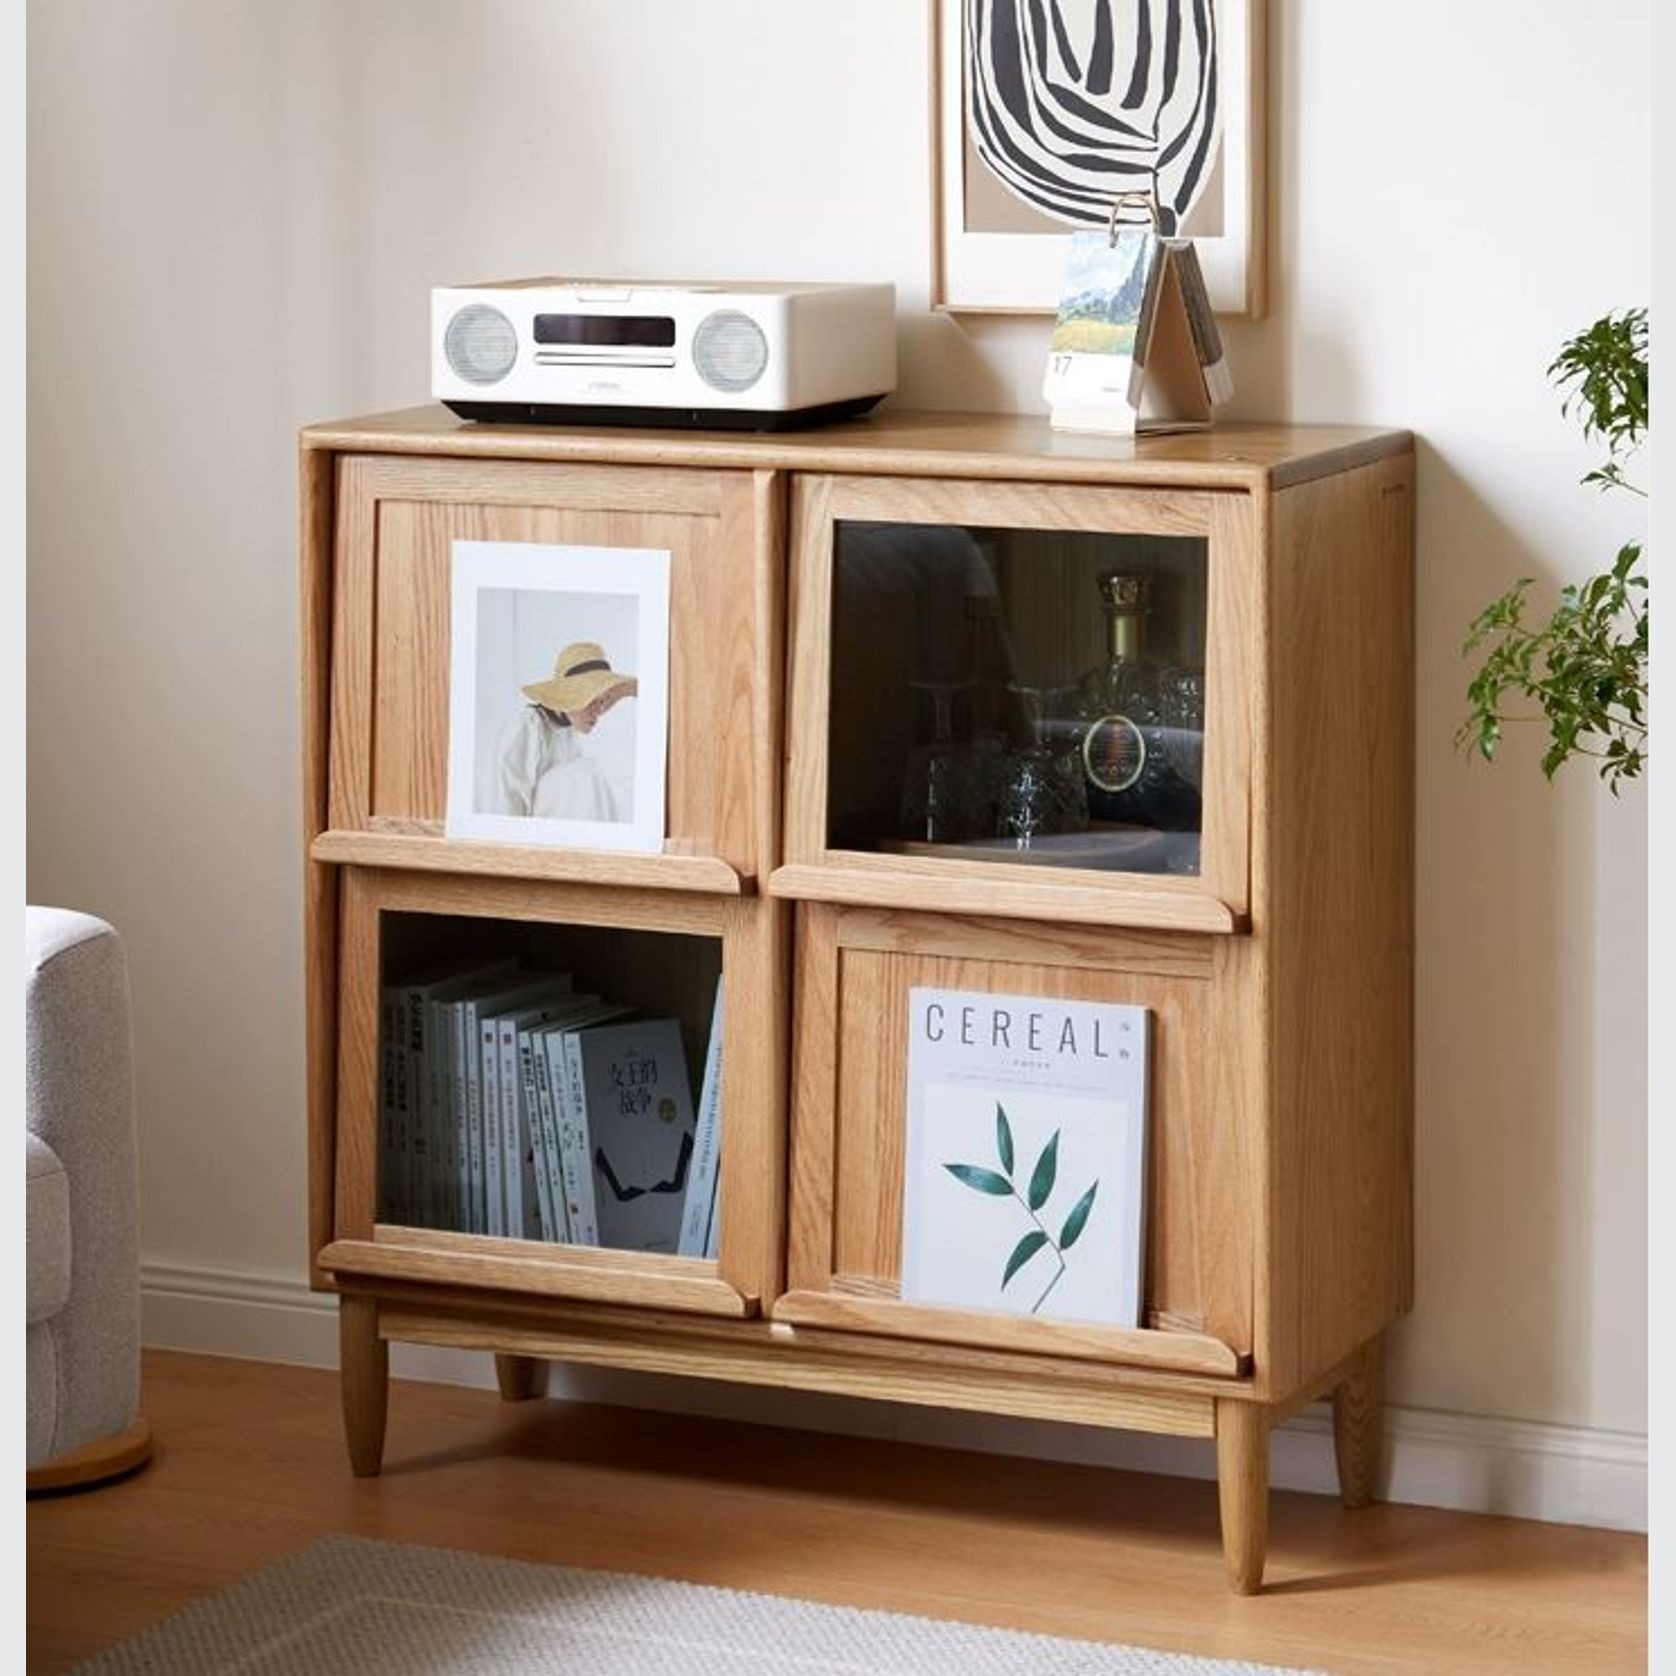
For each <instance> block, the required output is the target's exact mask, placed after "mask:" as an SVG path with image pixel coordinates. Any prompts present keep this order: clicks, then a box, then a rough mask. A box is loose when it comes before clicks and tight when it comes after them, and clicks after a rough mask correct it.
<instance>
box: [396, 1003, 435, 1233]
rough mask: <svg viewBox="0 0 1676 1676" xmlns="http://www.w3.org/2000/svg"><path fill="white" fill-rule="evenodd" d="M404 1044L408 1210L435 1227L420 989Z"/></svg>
mask: <svg viewBox="0 0 1676 1676" xmlns="http://www.w3.org/2000/svg"><path fill="white" fill-rule="evenodd" d="M405 1015H406V1016H405V1020H404V1025H403V1046H404V1047H405V1048H406V1050H407V1053H406V1057H407V1099H408V1121H409V1125H410V1129H409V1142H410V1144H409V1148H408V1159H407V1212H408V1215H409V1216H410V1217H412V1218H413V1221H414V1223H415V1225H416V1226H419V1227H429V1228H434V1227H435V1226H436V1224H435V1223H434V1222H432V1221H431V1206H430V1200H429V1197H428V1189H429V1183H430V1173H431V1135H430V1129H429V1127H428V1125H427V1124H426V1121H425V1002H424V998H423V996H421V995H420V994H419V993H418V991H416V990H411V989H410V990H409V991H408V992H407V997H406V1002H405Z"/></svg>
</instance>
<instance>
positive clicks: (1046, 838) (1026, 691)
mask: <svg viewBox="0 0 1676 1676" xmlns="http://www.w3.org/2000/svg"><path fill="white" fill-rule="evenodd" d="M932 487H933V488H934V489H940V490H941V492H940V494H935V495H933V496H931V497H930V498H931V499H932V500H933V501H934V502H936V501H941V502H942V503H944V506H945V507H946V510H947V511H948V512H949V513H950V514H953V515H951V516H948V517H946V518H937V519H935V520H933V519H931V518H928V517H927V516H925V514H926V513H927V512H928V511H929V510H931V508H929V507H927V506H926V505H925V504H924V502H925V501H926V499H927V495H926V486H925V485H922V484H895V483H859V482H846V481H835V482H833V483H832V484H831V487H830V488H829V489H828V491H827V492H826V493H825V494H822V495H818V496H808V497H805V499H804V502H803V505H802V507H801V508H800V511H801V512H802V514H803V527H802V528H801V530H800V532H799V533H800V540H799V543H798V549H797V551H798V562H799V564H800V565H801V566H802V567H803V568H802V569H801V570H800V572H799V576H798V584H799V586H798V591H797V599H798V612H799V622H798V633H797V636H796V639H795V642H794V669H793V709H792V718H791V722H792V740H793V760H794V765H795V761H796V757H797V754H798V753H799V752H800V751H806V750H808V749H809V747H810V746H811V745H812V746H814V747H815V749H814V751H813V753H812V757H813V759H814V762H815V763H816V764H817V765H818V766H815V767H814V768H813V769H812V771H809V772H806V773H805V775H804V776H803V782H804V783H803V785H802V787H801V794H800V792H799V787H798V785H797V783H796V776H795V767H794V784H793V796H792V799H791V805H790V810H789V818H788V832H787V845H786V850H787V856H788V860H789V861H790V862H792V863H793V868H794V872H793V877H792V880H791V881H790V882H792V883H794V884H795V883H797V882H798V878H799V876H801V875H803V874H804V873H805V871H806V869H808V868H809V867H811V866H813V867H816V868H822V867H824V868H826V869H829V870H836V871H837V872H839V873H843V872H855V871H858V870H862V869H867V870H871V871H872V872H873V873H874V875H875V876H876V877H878V876H890V875H892V874H895V875H896V876H899V877H901V876H907V873H906V872H905V871H904V869H903V868H902V866H901V864H902V863H910V862H911V863H914V864H915V865H914V866H913V868H912V869H911V870H908V871H910V872H911V873H912V874H914V875H918V876H925V875H924V865H925V864H937V865H938V868H939V871H940V872H942V873H943V874H944V875H945V876H947V877H968V878H970V879H971V880H972V881H973V883H974V886H975V887H976V889H977V890H978V891H979V892H980V895H981V897H982V899H983V900H984V901H986V902H987V903H989V904H992V905H994V906H995V907H996V911H1007V909H1008V907H1009V906H1010V905H1016V904H1017V903H1019V902H1021V901H1028V899H1029V894H1030V891H1029V885H1028V883H1027V881H1028V880H1029V879H1031V878H1038V882H1039V883H1041V884H1047V883H1051V882H1052V881H1053V880H1054V879H1056V878H1060V877H1063V876H1065V875H1070V876H1072V877H1073V878H1074V879H1075V880H1077V881H1078V882H1079V883H1080V884H1082V885H1084V886H1088V887H1098V886H1100V885H1101V884H1105V885H1107V886H1110V887H1112V888H1113V889H1114V890H1115V889H1122V890H1124V891H1127V892H1130V893H1133V891H1134V890H1135V888H1136V887H1137V885H1144V886H1145V887H1146V888H1148V889H1152V890H1154V891H1157V890H1162V891H1163V892H1164V893H1166V894H1168V893H1171V892H1175V893H1181V892H1183V891H1191V892H1194V893H1197V894H1201V895H1207V896H1210V897H1214V898H1215V899H1216V900H1217V901H1219V902H1221V903H1222V904H1223V905H1224V906H1225V907H1226V908H1227V909H1228V910H1229V912H1230V915H1237V914H1239V913H1242V912H1243V911H1244V909H1245V906H1246V903H1245V897H1244V874H1245V866H1246V857H1245V853H1244V847H1245V831H1244V825H1243V821H1244V805H1245V801H1246V796H1247V788H1246V785H1245V783H1244V781H1245V775H1246V766H1245V759H1246V756H1247V754H1248V747H1247V745H1246V741H1247V740H1248V738H1249V707H1250V694H1249V692H1248V691H1247V690H1246V682H1245V680H1244V673H1243V672H1244V670H1245V668H1246V667H1247V660H1246V656H1245V655H1244V643H1246V642H1248V641H1249V638H1250V629H1249V625H1248V624H1245V625H1242V624H1240V623H1239V622H1238V621H1237V619H1238V618H1239V617H1240V616H1241V615H1243V610H1242V607H1241V601H1242V600H1243V598H1244V596H1245V585H1248V584H1249V578H1248V577H1247V578H1236V579H1234V580H1235V583H1236V585H1235V586H1232V587H1230V586H1227V585H1226V584H1225V582H1224V578H1223V575H1222V573H1223V572H1224V571H1225V570H1228V569H1230V568H1231V567H1232V566H1233V565H1235V564H1237V562H1238V561H1237V558H1236V555H1235V552H1234V551H1233V548H1234V547H1235V545H1237V544H1235V543H1232V542H1228V543H1224V542H1223V541H1222V540H1221V539H1220V519H1219V518H1218V516H1217V515H1216V504H1215V503H1216V501H1217V500H1218V499H1219V498H1225V499H1229V500H1237V499H1240V498H1242V497H1215V496H1211V495H1204V494H1200V495H1175V494H1162V495H1158V496H1154V495H1151V494H1149V493H1145V492H1142V493H1125V492H1118V491H1109V490H1101V489H1068V490H1064V491H1060V492H1057V493H1054V494H1051V495H1049V496H1044V497H1042V498H1041V500H1040V501H1039V503H1038V504H1034V505H1032V504H1030V497H1029V496H1027V495H1026V494H1025V493H1024V492H1023V491H1020V490H1018V489H1016V488H1013V487H1010V486H1001V485H983V484H960V485H941V486H932ZM941 509H942V508H939V510H941ZM892 513H894V514H896V515H895V516H892V515H890V514H892ZM1225 547H1226V548H1227V550H1226V551H1225V550H1224V549H1225ZM817 614H818V615H819V616H820V618H821V620H820V621H816V620H814V619H815V618H816V616H817ZM1235 636H1238V637H1239V641H1240V643H1241V655H1239V656H1229V655H1228V653H1227V650H1226V648H1224V647H1223V646H1222V645H1221V644H1220V641H1221V640H1222V639H1226V638H1231V637H1235ZM823 641H824V643H823ZM799 659H801V660H802V665H803V666H802V667H799V664H798V660H799ZM1230 686H1232V688H1233V689H1234V690H1228V688H1229V687H1230ZM816 782H818V783H816ZM1219 803H1220V804H1221V805H1223V806H1220V807H1219ZM957 867H958V869H959V871H958V873H955V872H952V871H950V870H951V869H954V868H957ZM973 867H982V868H986V869H990V870H992V871H991V872H990V874H989V875H988V877H987V878H986V877H984V876H982V875H979V874H975V873H971V872H970V871H969V870H970V869H971V868H973ZM811 882H816V881H809V880H807V879H805V880H804V883H811ZM852 884H853V881H852ZM1021 892H1022V894H1021ZM808 894H811V895H818V894H820V892H819V890H818V889H815V890H810V891H809V892H808ZM1085 894H1086V893H1085ZM837 899H853V898H852V897H850V896H848V895H846V894H840V895H839V896H838V898H837ZM1114 917H1121V910H1120V909H1114ZM1207 928H1212V927H1208V926H1207ZM1229 928H1231V927H1229Z"/></svg>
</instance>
